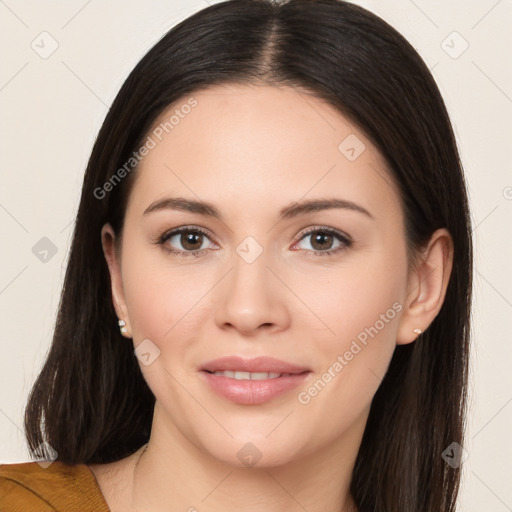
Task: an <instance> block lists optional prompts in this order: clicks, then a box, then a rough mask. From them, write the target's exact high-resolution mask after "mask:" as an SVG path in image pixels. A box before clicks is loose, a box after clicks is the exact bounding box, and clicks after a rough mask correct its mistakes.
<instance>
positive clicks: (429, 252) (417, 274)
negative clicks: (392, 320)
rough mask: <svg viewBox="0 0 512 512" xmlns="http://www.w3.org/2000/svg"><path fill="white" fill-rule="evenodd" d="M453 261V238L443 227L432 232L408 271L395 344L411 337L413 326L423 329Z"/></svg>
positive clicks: (436, 310) (433, 314)
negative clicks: (404, 298) (405, 296)
mask: <svg viewBox="0 0 512 512" xmlns="http://www.w3.org/2000/svg"><path fill="white" fill-rule="evenodd" d="M452 265H453V240H452V237H451V235H450V233H449V232H448V230H446V229H444V228H443V229H438V230H437V231H435V232H434V233H433V235H432V236H431V238H430V241H429V243H428V245H427V247H426V248H425V249H424V250H423V251H422V252H421V254H420V255H419V257H418V260H417V262H416V263H415V264H414V265H413V268H412V269H411V271H410V273H409V279H408V285H407V298H406V300H405V304H404V309H403V314H402V316H401V317H400V324H399V327H398V333H397V344H398V345H402V344H407V343H411V342H412V341H414V340H415V339H416V338H417V336H418V334H417V333H415V332H414V329H421V331H422V332H424V331H426V329H427V328H428V326H429V325H430V324H431V323H432V322H433V320H434V318H435V317H436V316H437V314H438V313H439V310H440V309H441V306H442V305H443V301H444V297H445V295H446V289H447V287H448V281H449V280H450V275H451V271H452Z"/></svg>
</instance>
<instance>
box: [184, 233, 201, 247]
mask: <svg viewBox="0 0 512 512" xmlns="http://www.w3.org/2000/svg"><path fill="white" fill-rule="evenodd" d="M180 243H181V246H182V247H183V248H184V249H185V250H188V251H196V250H198V249H200V248H201V245H202V244H203V235H202V234H200V233H193V232H188V233H181V235H180Z"/></svg>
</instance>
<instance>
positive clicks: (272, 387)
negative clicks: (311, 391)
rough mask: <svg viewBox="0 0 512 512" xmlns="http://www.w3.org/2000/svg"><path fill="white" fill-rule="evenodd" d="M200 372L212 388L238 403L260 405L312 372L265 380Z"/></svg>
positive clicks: (294, 386) (296, 385)
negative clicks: (233, 377) (234, 377)
mask: <svg viewBox="0 0 512 512" xmlns="http://www.w3.org/2000/svg"><path fill="white" fill-rule="evenodd" d="M200 373H201V374H202V375H203V378H204V379H205V380H206V382H207V383H208V385H209V386H210V388H211V389H212V390H213V391H215V392H216V393H218V394H219V395H221V396H223V397H224V398H227V399H228V400H231V401H232V402H234V403H236V404H241V405H258V404H263V403H265V402H268V401H270V400H272V399H273V398H275V397H277V396H279V395H282V394H284V393H286V392H288V391H291V390H292V389H295V388H296V387H298V386H300V385H301V384H302V383H303V382H304V380H305V379H306V378H307V376H308V375H309V374H310V373H311V372H304V373H298V374H296V375H288V376H285V377H277V378H275V379H263V380H248V379H244V380H237V379H232V378H229V377H224V376H221V375H214V374H213V373H209V372H207V371H204V370H203V371H201V372H200Z"/></svg>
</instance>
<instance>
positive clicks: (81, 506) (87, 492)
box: [0, 461, 109, 512]
mask: <svg viewBox="0 0 512 512" xmlns="http://www.w3.org/2000/svg"><path fill="white" fill-rule="evenodd" d="M0 509H1V510H2V512H3V511H5V512H17V511H25V510H38V511H41V512H43V511H44V512H46V511H50V510H52V511H56V510H66V511H73V510H76V511H80V512H109V508H108V505H107V503H106V502H105V499H104V498H103V495H102V494H101V491H100V489H99V487H98V484H97V482H96V479H95V477H94V475H93V473H92V472H91V470H90V469H89V468H88V467H87V466H86V465H85V464H76V465H68V464H64V463H63V462H60V461H54V462H52V463H51V464H50V465H48V466H46V464H45V463H42V462H41V463H39V462H22V463H18V464H0Z"/></svg>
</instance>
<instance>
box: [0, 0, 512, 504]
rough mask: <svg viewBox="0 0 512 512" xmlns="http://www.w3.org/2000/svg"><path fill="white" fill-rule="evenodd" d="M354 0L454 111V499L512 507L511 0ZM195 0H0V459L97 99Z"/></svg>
mask: <svg viewBox="0 0 512 512" xmlns="http://www.w3.org/2000/svg"><path fill="white" fill-rule="evenodd" d="M208 3H209V2H208ZM355 3H358V4H360V5H363V6H364V7H367V8H368V9H370V10H371V11H373V12H375V13H377V14H379V15H380V16H381V17H383V18H384V19H385V20H386V21H388V22H389V23H390V24H391V25H393V26H394V27H395V28H397V29H398V30H399V31H400V32H401V33H402V34H403V35H404V36H405V37H406V38H407V39H408V40H409V41H410V42H411V43H412V44H413V45H414V46H415V48H416V49H417V50H418V51H419V53H420V54H421V55H422V57H423V58H424V60H425V61H426V63H427V64H428V66H429V67H430V68H431V69H432V72H433V75H434V77H435V79H436V81H437V83H438V85H439V87H440V89H441V92H442V94H443V96H444V98H445V101H446V103H447V106H448V110H449V112H450V115H451V117H452V121H453V124H454V127H455V131H456V134H457V137H458V141H459V145H460V150H461V154H462V159H463V164H464V166H465V170H466V174H467V180H468V184H469V191H470V196H471V197H470V199H471V207H472V218H473V222H474V236H475V256H476V262H475V263H476V264H475V285H474V293H475V301H474V315H473V318H474V323H473V352H472V362H471V364H472V375H471V413H470V416H469V419H468V422H469V424H468V436H467V442H466V445H465V449H466V450H467V460H466V462H465V463H464V481H463V488H462V499H461V506H460V508H459V510H461V511H464V512H473V511H474V512H477V511H478V512H480V511H482V510H485V511H490V510H492V511H494V512H505V511H512V488H511V486H510V482H511V481H512V443H511V440H510V436H511V432H512V377H511V371H510V366H511V363H512V341H511V327H512V322H511V319H512V272H511V268H510V262H512V239H511V224H512V223H511V220H512V173H511V169H512V166H511V163H512V157H511V151H510V149H511V146H512V121H511V119H512V70H511V67H510V48H511V47H512V36H511V30H510V27H511V26H512V23H511V22H512V1H511V0H500V1H497V0H472V1H465V0H449V1H441V0H436V1H431V0H414V1H413V0H388V1H385V2H384V1H380V2H379V1H378V0H365V1H356V2H355ZM206 5H207V2H206V0H202V1H192V0H168V1H159V0H152V1H149V2H142V1H140V0H139V1H131V2H123V1H121V0H109V1H102V2H100V1H99V0H89V1H87V0H80V1H79V0H73V1H67V2H65V1H63V0H62V1H51V2H44V3H42V2H35V1H24V0H19V1H15V0H7V1H6V2H1V3H0V41H1V48H2V56H3V65H2V67H1V69H0V106H1V112H2V115H1V126H2V132H1V133H2V136H1V139H0V140H1V175H0V230H1V240H2V241H1V248H2V249H1V265H0V314H1V317H0V321H1V329H2V335H1V345H0V347H1V357H0V384H1V387H0V462H18V461H20V462H21V461H28V460H30V457H29V453H28V450H27V447H26V446H25V440H24V435H23V409H24V406H25V401H26V398H27V395H28V392H29V389H30V387H31V385H32V383H33V381H34V379H35V377H36V375H37V373H38V370H39V368H40V366H41V364H42V362H43V359H44V356H45V353H46V351H47V350H48V347H49V344H50V340H51V335H52V329H53V324H54V319H55V313H56V308H57V305H58V300H59V294H60V288H61V285H62V279H63V275H64V269H65V265H66V259H67V251H68V248H69V243H70V237H71V234H72V222H73V218H74V215H75V212H76V209H77V206H78V198H79V194H80V187H81V182H82V178H83V172H84V169H85V166H86V162H87V159H88V156H89V152H90V150H91V147H92V143H93V141H94V139H95V137H96V134H97V132H98V130H99V128H100V125H101V123H102V121H103V118H104V116H105V114H106V112H107V109H108V106H109V105H110V104H111V102H112V100H113V98H114V97H115V95H116V93H117V91H118V90H119V88H120V86H121V84H122V82H123V81H124V79H125V78H126V76H127V75H128V73H129V72H130V71H131V69H132V68H133V67H134V65H135V64H136V63H137V62H138V60H139V59H140V58H141V57H142V56H143V55H144V54H145V52H146V51H147V50H148V49H149V48H150V47H151V46H152V45H153V44H154V43H155V42H156V41H157V40H158V39H159V38H160V37H161V36H162V35H163V34H164V33H165V32H166V31H167V30H168V29H169V28H171V27H172V26H173V25H175V24H176V23H177V22H178V21H181V20H182V19H184V18H186V17H188V16H189V15H190V14H192V13H193V12H196V11H198V10H200V9H202V8H203V7H206ZM52 52H53V53H52ZM44 237H46V238H47V239H49V240H50V241H51V243H50V242H48V240H44V241H42V242H41V239H42V238H44ZM41 244H42V245H41ZM34 247H35V249H33V248H34ZM41 247H45V248H46V250H49V252H48V253H44V252H43V253H42V252H41V250H40V248H41ZM55 251H56V252H55ZM396 476H397V479H399V478H400V475H396Z"/></svg>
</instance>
